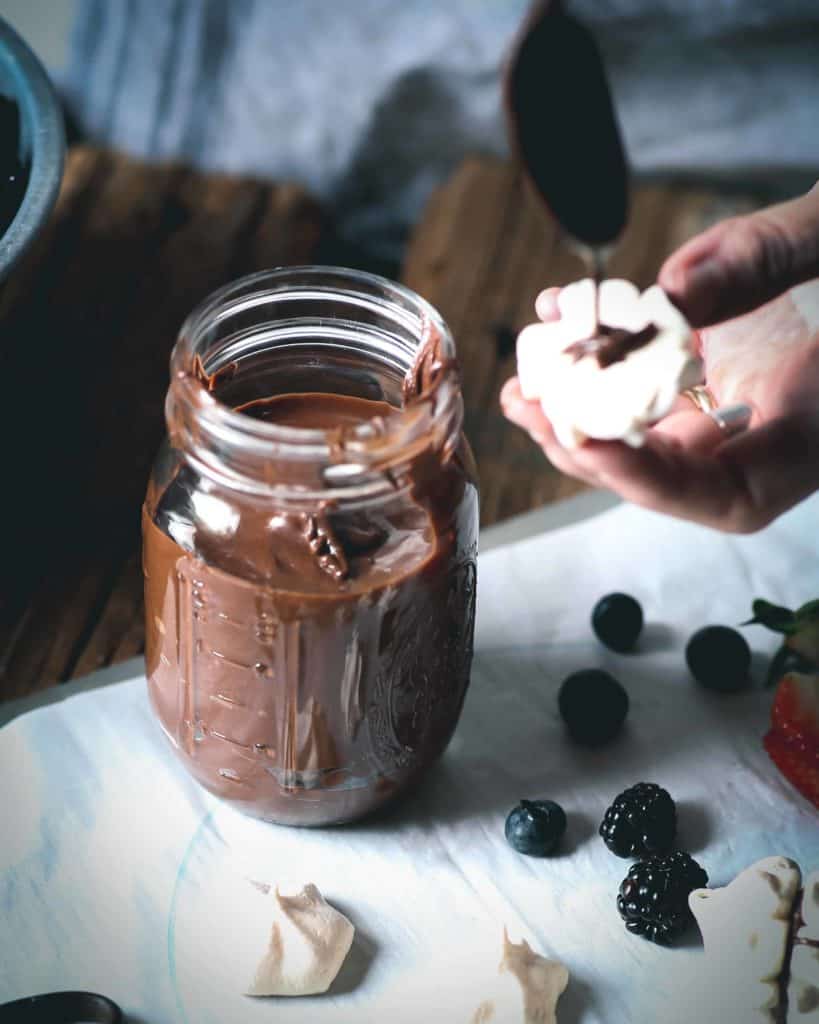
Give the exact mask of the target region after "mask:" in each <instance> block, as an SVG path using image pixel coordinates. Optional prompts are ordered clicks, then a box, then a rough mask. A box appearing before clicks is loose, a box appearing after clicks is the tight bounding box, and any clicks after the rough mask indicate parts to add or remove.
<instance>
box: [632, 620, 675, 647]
mask: <svg viewBox="0 0 819 1024" xmlns="http://www.w3.org/2000/svg"><path fill="white" fill-rule="evenodd" d="M673 643H674V630H673V629H672V628H671V626H669V625H668V624H667V623H665V622H647V623H646V624H645V626H643V632H642V633H641V634H640V639H639V640H638V641H637V650H636V651H635V653H636V654H654V653H656V652H657V651H667V650H668V649H669V648H670V647H671V646H672V644H673Z"/></svg>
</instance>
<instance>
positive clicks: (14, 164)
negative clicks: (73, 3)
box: [0, 18, 65, 281]
mask: <svg viewBox="0 0 819 1024" xmlns="http://www.w3.org/2000/svg"><path fill="white" fill-rule="evenodd" d="M64 155H65V131H64V128H63V115H62V111H61V110H60V104H59V101H58V99H57V96H56V94H55V92H54V89H53V88H52V85H51V82H50V81H49V80H48V76H47V75H46V73H45V71H44V70H43V67H42V65H41V64H40V62H39V60H37V58H36V57H35V56H34V54H33V53H32V52H31V50H30V49H29V48H28V46H26V44H25V43H24V42H23V40H22V39H21V38H20V37H19V36H18V35H17V33H16V32H15V31H14V30H13V29H12V28H11V27H10V26H9V25H8V24H7V22H5V21H3V19H2V18H0V281H2V280H3V279H4V278H5V277H7V276H8V274H9V272H10V271H11V269H12V267H14V265H15V264H16V263H17V262H18V261H19V260H20V258H21V257H22V255H23V253H24V252H25V251H26V249H27V248H28V246H29V245H30V244H31V243H32V242H33V241H34V239H35V238H36V236H37V233H38V232H39V231H40V229H41V228H42V226H43V224H44V223H45V220H46V218H47V217H48V215H49V213H50V212H51V210H52V208H53V206H54V203H55V202H56V200H57V193H58V191H59V188H60V180H61V178H62V173H63V158H64Z"/></svg>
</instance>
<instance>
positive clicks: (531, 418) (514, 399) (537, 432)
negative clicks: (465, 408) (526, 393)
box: [500, 377, 600, 486]
mask: <svg viewBox="0 0 819 1024" xmlns="http://www.w3.org/2000/svg"><path fill="white" fill-rule="evenodd" d="M500 402H501V407H502V409H503V413H504V415H505V416H506V418H507V419H508V420H510V421H511V422H512V423H514V424H515V425H516V426H518V427H521V428H522V429H523V430H525V431H526V432H527V433H528V434H529V436H530V437H531V438H532V440H533V441H534V442H535V443H536V444H538V445H539V446H540V447H541V448H542V449H543V453H544V455H545V456H546V458H547V459H548V460H549V461H550V462H551V463H552V465H553V466H555V467H556V468H557V469H559V470H560V471H561V473H565V474H566V475H567V476H574V477H577V478H578V479H580V480H585V481H586V483H590V484H592V485H593V486H600V481H599V480H598V479H597V477H596V476H595V475H594V473H591V472H588V471H586V470H580V469H579V468H578V466H577V465H576V464H575V462H574V460H573V459H572V456H571V453H570V452H568V451H567V450H566V449H565V448H564V447H563V446H562V445H561V444H560V443H559V442H558V440H557V438H556V437H555V434H554V431H553V430H552V425H551V423H550V422H549V420H548V419H547V417H546V416H545V414H544V412H543V409H542V408H541V407H540V403H539V402H528V401H527V400H526V399H525V398H524V397H523V396H522V395H521V393H520V384H519V382H518V379H517V377H512V378H511V380H508V381H507V382H506V383H505V384H504V386H503V388H502V389H501V395H500Z"/></svg>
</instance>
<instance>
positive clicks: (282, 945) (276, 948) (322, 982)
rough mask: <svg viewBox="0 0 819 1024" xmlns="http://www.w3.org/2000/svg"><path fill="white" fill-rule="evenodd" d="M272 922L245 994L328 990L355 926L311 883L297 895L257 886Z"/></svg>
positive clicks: (307, 993)
mask: <svg viewBox="0 0 819 1024" xmlns="http://www.w3.org/2000/svg"><path fill="white" fill-rule="evenodd" d="M258 892H259V898H260V899H263V900H265V901H266V902H267V904H268V909H269V915H270V918H272V922H271V923H270V925H269V929H268V932H267V946H266V948H264V949H263V950H259V951H258V952H257V954H256V956H257V957H258V964H257V966H256V969H255V973H254V975H253V978H252V980H251V981H250V983H249V984H248V985H247V987H246V988H245V994H246V995H249V996H306V995H316V994H318V993H320V992H326V991H327V989H328V988H329V987H330V985H331V984H332V982H333V979H334V978H335V977H336V975H337V974H338V972H339V970H340V969H341V965H342V964H343V963H344V960H345V958H346V956H347V954H348V953H349V951H350V947H351V946H352V943H353V936H354V935H355V928H354V927H353V926H352V924H351V923H350V922H349V921H348V920H347V918H346V917H345V916H344V915H343V914H341V913H339V911H337V910H336V909H335V908H334V907H331V906H330V904H329V903H327V901H326V900H325V899H324V897H323V896H322V895H321V893H320V892H319V890H318V889H317V888H316V886H315V885H305V887H304V888H303V889H302V891H301V892H300V893H297V894H296V895H295V896H282V895H281V893H280V892H279V891H278V889H273V890H269V891H265V887H259V888H258Z"/></svg>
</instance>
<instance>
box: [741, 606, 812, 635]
mask: <svg viewBox="0 0 819 1024" xmlns="http://www.w3.org/2000/svg"><path fill="white" fill-rule="evenodd" d="M811 603H813V602H811ZM816 604H817V607H819V602H816ZM751 610H752V611H753V613H754V615H753V618H751V619H748V621H747V622H743V623H742V625H743V626H753V625H758V626H765V628H766V629H770V630H773V632H774V633H784V634H785V635H786V636H790V635H791V634H792V633H794V632H796V628H797V617H796V615H795V614H794V613H793V612H792V611H791V610H790V608H783V607H782V606H781V605H778V604H771V602H770V601H763V600H762V599H761V598H757V599H756V600H755V601H754V603H753V604H752V605H751Z"/></svg>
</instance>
